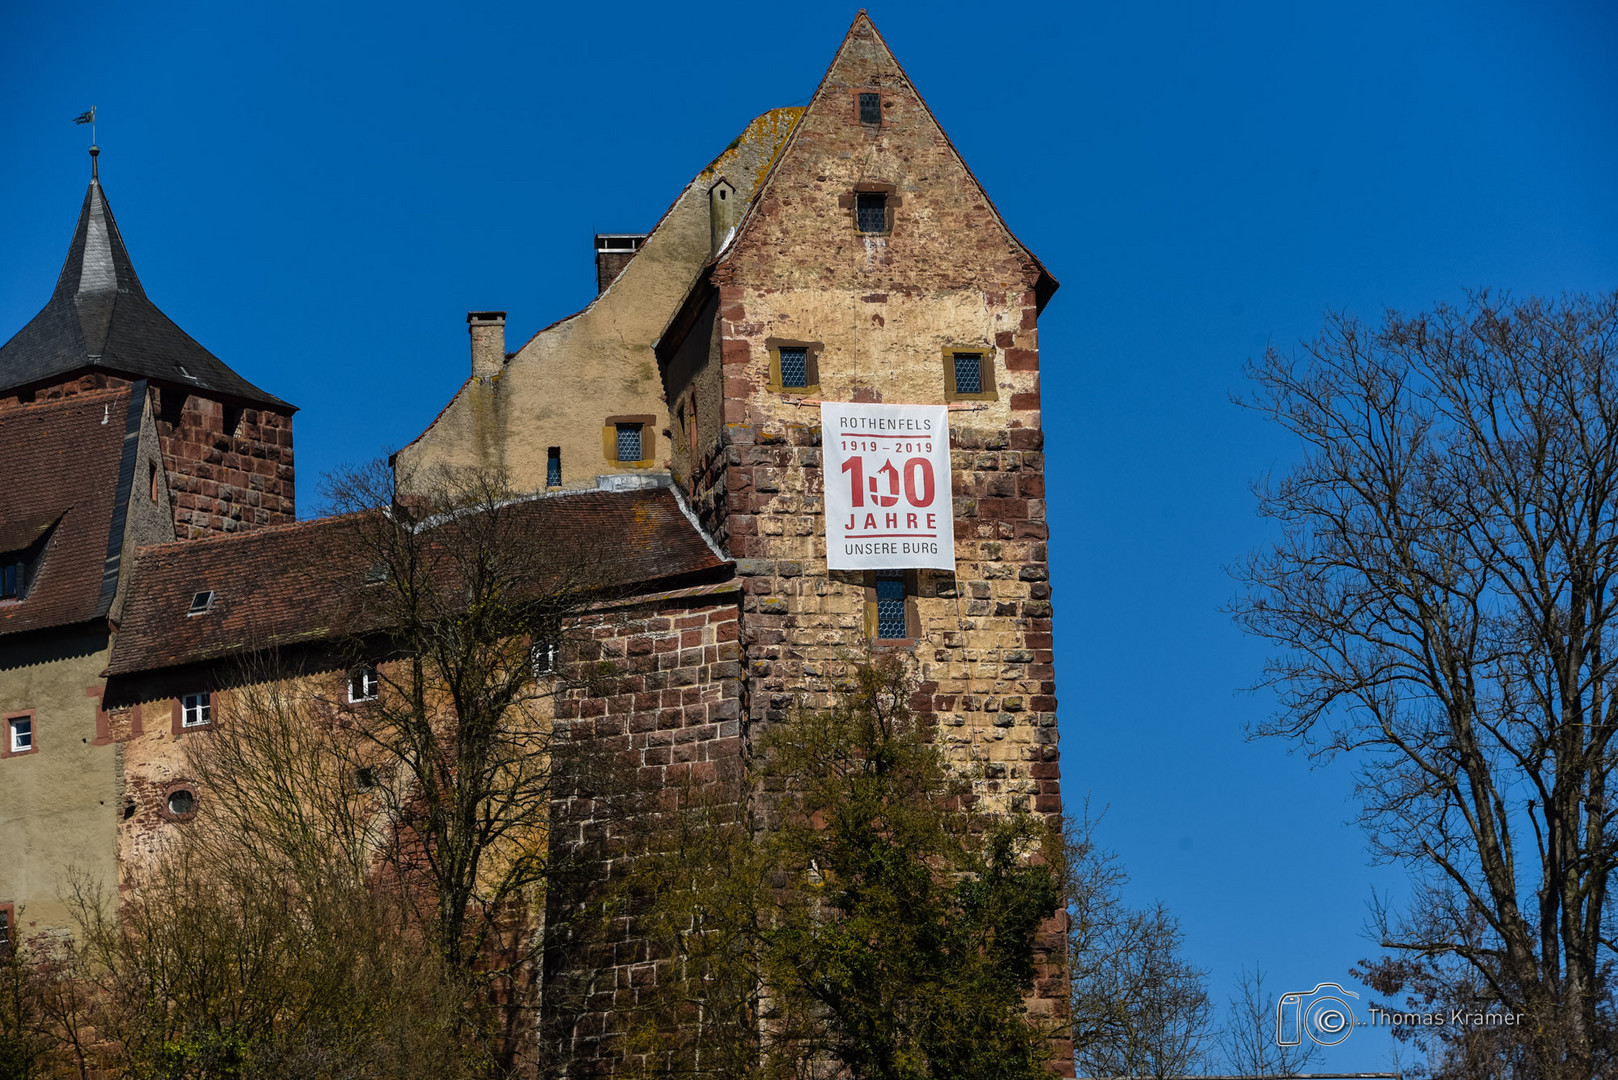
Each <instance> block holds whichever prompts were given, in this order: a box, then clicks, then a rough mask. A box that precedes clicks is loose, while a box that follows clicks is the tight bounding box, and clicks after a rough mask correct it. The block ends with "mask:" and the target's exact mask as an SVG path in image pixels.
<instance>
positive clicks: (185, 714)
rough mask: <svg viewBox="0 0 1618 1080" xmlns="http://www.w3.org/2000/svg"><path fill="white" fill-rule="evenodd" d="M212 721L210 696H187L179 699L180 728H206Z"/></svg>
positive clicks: (211, 700) (211, 696)
mask: <svg viewBox="0 0 1618 1080" xmlns="http://www.w3.org/2000/svg"><path fill="white" fill-rule="evenodd" d="M212 719H213V695H212V694H187V695H185V697H183V698H181V699H180V726H181V727H188V728H191V727H206V726H207V725H208V723H209V721H210V720H212Z"/></svg>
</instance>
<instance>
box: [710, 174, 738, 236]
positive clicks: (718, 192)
mask: <svg viewBox="0 0 1618 1080" xmlns="http://www.w3.org/2000/svg"><path fill="white" fill-rule="evenodd" d="M741 216H742V203H741V200H740V199H738V198H737V197H736V189H735V188H734V187H733V186H731V183H730V181H729V180H726V179H724V178H723V177H721V178H720V179H719V182H718V183H716V184H714V186H713V187H711V188H709V189H708V254H709V255H717V254H719V248H720V246H721V245H723V244H724V242H725V237H727V236H729V235H730V230H731V229H733V228H735V227H736V222H737V221H739V220H741Z"/></svg>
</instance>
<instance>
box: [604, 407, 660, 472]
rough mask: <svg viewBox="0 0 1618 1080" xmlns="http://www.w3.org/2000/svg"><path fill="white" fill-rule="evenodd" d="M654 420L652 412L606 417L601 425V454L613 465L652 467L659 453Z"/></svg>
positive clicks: (655, 418)
mask: <svg viewBox="0 0 1618 1080" xmlns="http://www.w3.org/2000/svg"><path fill="white" fill-rule="evenodd" d="M655 423H657V417H656V416H653V415H650V414H642V415H639V416H609V417H607V418H606V419H605V420H604V421H602V425H601V454H602V456H603V457H604V458H606V459H607V462H608V463H609V464H612V465H618V466H624V467H627V468H631V469H644V468H648V467H650V466H651V464H652V462H653V459H654V458H655V457H656V454H657V448H656V442H657V438H656V436H655V435H654V434H653V427H652V425H653V424H655Z"/></svg>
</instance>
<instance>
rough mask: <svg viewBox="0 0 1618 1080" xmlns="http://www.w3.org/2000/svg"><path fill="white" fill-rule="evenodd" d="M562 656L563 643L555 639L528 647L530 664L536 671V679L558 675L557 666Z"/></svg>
mask: <svg viewBox="0 0 1618 1080" xmlns="http://www.w3.org/2000/svg"><path fill="white" fill-rule="evenodd" d="M561 654H562V646H561V642H559V641H557V640H556V639H555V638H545V639H542V640H540V641H536V642H534V643H533V644H532V645H530V646H528V663H529V664H530V665H531V666H532V667H533V669H534V678H536V679H538V678H542V677H544V676H546V675H554V674H556V664H557V661H559V660H560V659H561Z"/></svg>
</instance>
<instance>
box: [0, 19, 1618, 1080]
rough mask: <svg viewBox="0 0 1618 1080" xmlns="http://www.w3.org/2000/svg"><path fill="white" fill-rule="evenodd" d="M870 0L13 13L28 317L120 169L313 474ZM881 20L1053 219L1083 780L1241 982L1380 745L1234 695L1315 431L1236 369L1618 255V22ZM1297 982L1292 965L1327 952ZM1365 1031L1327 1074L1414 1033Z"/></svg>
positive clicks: (379, 449) (1337, 849)
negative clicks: (1282, 716)
mask: <svg viewBox="0 0 1618 1080" xmlns="http://www.w3.org/2000/svg"><path fill="white" fill-rule="evenodd" d="M855 10H856V9H855V8H854V7H853V6H843V5H826V4H812V5H806V6H785V5H756V6H752V7H748V8H709V9H700V8H692V7H689V6H667V5H656V6H654V5H642V4H623V5H556V6H554V7H552V6H550V5H538V4H490V5H486V6H484V7H481V8H478V9H476V10H474V9H471V8H461V9H457V10H454V11H451V10H450V9H449V8H448V7H447V6H446V7H436V6H427V5H422V4H416V3H408V2H400V3H388V4H368V5H358V4H356V5H350V4H342V3H325V4H310V3H303V2H296V0H294V2H289V3H282V4H276V5H258V6H248V5H222V4H206V5H204V4H196V5H185V4H162V3H154V4H145V5H131V4H113V3H102V2H95V0H87V2H83V3H77V4H72V5H61V4H24V3H22V2H20V0H12V2H10V3H8V4H6V5H5V6H4V8H3V10H0V25H3V28H4V29H3V32H0V100H3V101H4V102H5V106H4V108H3V109H0V145H3V146H4V147H5V148H6V152H5V155H4V164H3V167H0V253H3V255H0V337H5V336H9V334H11V333H13V332H15V330H17V329H18V328H20V327H21V326H22V325H23V323H24V322H26V321H27V319H28V318H29V317H30V316H32V314H33V313H34V312H35V311H36V310H37V309H38V308H39V307H40V306H41V305H42V304H43V303H44V301H45V299H46V297H47V296H48V294H49V292H50V288H51V285H52V283H53V282H54V280H55V277H56V273H57V271H58V269H59V268H60V265H61V259H62V256H63V255H64V253H65V252H66V248H67V244H68V241H69V239H70V236H71V230H72V226H73V222H74V218H75V215H76V214H77V211H78V207H79V203H80V200H81V199H82V197H83V193H84V184H85V181H86V180H87V178H88V162H87V159H86V156H85V153H84V151H85V148H86V143H87V141H88V138H87V136H88V130H87V129H85V128H79V127H74V126H73V125H72V124H71V123H70V120H71V118H72V117H73V116H75V115H77V114H78V113H80V112H82V111H83V110H85V109H87V108H89V107H90V106H91V105H92V104H93V105H96V106H98V108H99V119H100V123H99V124H98V130H97V136H98V139H99V141H100V145H101V147H102V150H103V154H102V157H101V165H102V179H103V182H104V183H105V185H106V189H107V192H108V197H109V199H110V201H111V203H112V205H113V208H114V210H115V212H116V213H117V215H118V221H119V224H120V226H121V228H122V230H123V233H124V237H125V240H126V242H127V244H128V246H129V249H130V252H131V254H132V256H133V258H134V260H135V265H136V268H137V270H138V271H139V273H140V275H141V278H142V281H143V282H144V284H145V285H146V288H147V291H148V292H149V294H150V295H151V296H152V297H153V299H154V300H155V301H156V302H157V303H158V304H159V305H160V306H162V307H163V308H164V310H166V311H167V312H168V313H169V315H170V316H171V317H173V318H174V319H175V320H176V321H178V322H179V323H180V325H182V326H183V327H185V328H186V329H187V330H188V331H189V332H190V333H191V334H192V335H193V336H194V337H196V338H197V339H198V340H199V341H201V342H202V343H203V344H205V345H206V346H208V347H209V348H210V349H212V350H213V351H214V352H215V353H216V354H217V355H219V356H220V357H221V358H223V359H224V360H225V361H226V362H227V363H230V364H231V365H233V366H234V367H236V368H237V369H238V370H239V371H241V372H242V373H243V374H244V375H246V376H247V377H248V378H250V379H252V380H253V381H255V382H257V383H258V384H259V385H261V386H263V387H264V388H266V389H268V390H270V391H272V392H273V393H276V394H278V395H280V396H282V397H285V398H287V399H289V400H291V401H293V402H294V403H296V404H298V405H299V406H301V407H302V412H300V413H299V415H298V418H297V426H296V432H297V448H298V473H299V476H300V478H301V484H300V486H301V489H302V491H301V494H302V498H301V505H302V507H303V508H304V512H305V513H306V514H307V513H310V512H313V511H314V510H315V509H316V508H317V502H316V498H315V496H316V490H317V478H318V477H319V476H320V475H321V473H322V472H324V471H326V470H327V469H329V468H331V467H332V466H333V465H335V464H337V463H339V462H343V461H354V460H359V459H363V458H368V457H372V456H375V455H377V454H380V453H384V452H386V451H387V450H388V449H391V448H393V447H396V446H398V445H401V444H403V443H405V442H407V441H409V440H410V439H411V438H413V437H414V436H415V435H416V434H417V433H418V432H419V431H420V430H421V429H422V428H423V427H424V426H425V425H426V424H427V423H428V421H430V420H431V418H432V416H433V415H434V414H435V413H436V412H437V410H438V409H439V408H440V407H441V406H442V404H443V403H444V402H445V401H446V400H447V399H448V398H449V396H450V395H451V394H452V393H453V392H454V390H455V388H456V387H457V386H458V385H459V384H460V382H461V380H462V379H463V378H464V377H465V374H466V370H467V339H466V330H465V321H464V317H465V313H466V312H467V311H468V310H471V309H488V308H504V309H506V310H507V311H509V312H510V327H509V330H508V340H511V341H521V340H524V339H525V338H527V337H528V336H529V335H530V334H531V333H532V332H533V331H535V330H537V329H539V328H540V327H542V326H544V325H546V324H548V323H550V322H551V321H553V320H555V319H556V318H558V317H560V316H562V315H565V314H568V313H570V312H572V311H574V310H576V309H578V308H579V307H581V306H583V304H585V303H586V302H588V300H589V298H590V296H591V294H592V292H593V289H594V283H593V269H592V256H591V249H590V238H591V234H592V233H593V232H596V231H639V230H644V229H646V228H649V227H650V226H651V225H652V223H653V222H655V221H656V219H657V217H658V216H659V215H660V214H661V213H662V211H663V210H664V208H665V207H666V206H667V205H668V204H669V202H670V201H672V199H673V198H674V196H675V195H676V193H677V192H678V191H679V190H680V188H681V187H682V186H683V185H684V184H685V183H686V181H687V180H688V179H689V177H690V176H691V175H692V174H694V173H695V172H696V171H697V170H698V169H700V168H701V167H702V166H703V165H704V164H705V163H706V162H707V161H708V160H709V159H710V158H711V157H713V155H715V154H716V153H718V152H719V151H720V150H721V149H723V148H724V146H725V145H726V144H727V143H728V142H729V141H730V139H731V138H732V136H734V135H735V134H736V132H738V131H739V130H740V129H741V128H742V126H743V125H744V124H745V123H746V121H747V120H748V119H749V118H750V117H752V116H753V115H755V114H757V113H758V112H761V111H763V110H764V109H767V108H770V107H773V106H778V105H789V104H801V103H803V102H804V101H805V100H806V99H807V98H808V96H809V94H810V93H811V92H812V91H813V89H814V87H815V84H816V82H817V81H818V80H819V78H820V76H821V74H822V73H823V72H824V70H825V67H826V64H827V63H828V62H829V61H830V59H831V56H832V53H833V51H834V49H835V48H836V46H837V44H838V42H839V40H840V39H841V36H842V34H843V33H844V31H845V30H846V28H847V26H848V23H849V21H850V20H851V18H852V17H853V15H854V12H855ZM871 13H872V16H873V18H874V19H875V20H876V23H877V25H878V27H879V28H880V29H881V30H882V32H883V34H884V36H886V38H887V39H888V41H889V43H890V45H892V47H893V49H894V50H895V52H896V53H897V54H898V56H899V59H900V60H901V62H902V63H904V64H905V66H906V68H907V70H908V71H909V73H910V75H911V77H912V78H913V79H914V80H915V82H916V83H917V85H918V87H919V88H920V90H921V92H922V93H923V95H925V96H926V98H927V100H928V102H929V103H930V104H931V105H932V107H933V109H934V111H935V112H936V113H937V115H938V117H939V119H940V121H941V122H942V123H943V125H944V127H945V129H946V130H947V131H948V132H949V133H950V135H951V137H952V138H953V139H954V141H955V143H956V145H957V147H959V149H960V150H961V152H962V154H963V155H964V156H965V157H966V159H967V161H968V163H969V164H970V165H971V166H972V168H973V169H974V171H975V172H976V173H977V175H978V177H979V178H980V179H981V180H982V181H983V183H984V185H985V186H986V187H987V189H988V191H989V193H990V195H991V196H992V197H993V198H994V199H995V201H996V203H997V204H998V205H999V207H1000V209H1001V210H1002V212H1003V213H1004V214H1005V216H1006V218H1007V220H1008V221H1009V222H1010V223H1011V225H1012V227H1013V229H1015V230H1016V231H1017V233H1018V234H1019V236H1020V237H1021V238H1022V239H1023V240H1024V241H1025V242H1027V243H1028V244H1029V245H1030V247H1032V248H1033V250H1034V251H1036V252H1037V253H1038V254H1039V255H1040V256H1041V258H1042V259H1043V260H1044V261H1045V262H1046V264H1047V265H1048V266H1049V267H1050V268H1051V270H1052V272H1053V273H1054V274H1055V275H1056V276H1057V277H1058V278H1059V279H1060V280H1061V282H1062V289H1061V291H1060V292H1059V293H1058V294H1057V295H1056V298H1055V299H1054V300H1053V301H1052V303H1051V305H1050V307H1049V308H1048V309H1047V311H1046V313H1045V317H1044V319H1043V320H1042V323H1041V344H1042V346H1043V348H1042V362H1043V364H1042V366H1043V379H1044V400H1045V414H1044V419H1045V427H1046V433H1047V439H1048V443H1047V447H1048V449H1049V451H1050V459H1049V460H1050V471H1049V487H1050V508H1051V509H1050V517H1051V524H1052V536H1053V541H1052V564H1053V578H1054V582H1055V590H1056V593H1055V596H1056V605H1057V632H1058V639H1057V646H1058V692H1059V695H1060V698H1061V708H1062V737H1063V747H1064V784H1065V788H1066V793H1067V798H1068V800H1069V803H1070V804H1071V805H1075V806H1076V805H1078V804H1079V803H1080V802H1082V800H1083V798H1084V796H1085V794H1086V793H1087V792H1088V794H1089V796H1090V798H1091V800H1092V804H1093V805H1094V806H1096V807H1102V806H1105V807H1107V808H1108V810H1107V816H1106V818H1105V822H1104V825H1103V827H1102V834H1103V837H1104V839H1105V841H1106V842H1107V843H1108V844H1109V845H1110V846H1112V847H1114V848H1116V849H1117V850H1118V852H1119V853H1120V854H1121V856H1122V857H1123V859H1124V861H1125V862H1126V863H1127V865H1128V867H1129V869H1130V871H1131V872H1132V874H1133V881H1132V883H1131V886H1130V895H1131V897H1132V899H1134V900H1136V901H1138V902H1142V903H1144V902H1147V901H1151V900H1156V899H1161V900H1163V901H1165V902H1166V903H1168V904H1169V905H1170V906H1171V907H1172V908H1173V910H1174V911H1175V912H1177V913H1178V914H1179V916H1180V917H1181V919H1182V921H1183V923H1184V927H1185V931H1186V935H1187V942H1188V949H1189V952H1190V954H1191V956H1192V958H1193V959H1194V960H1195V961H1196V962H1198V963H1200V964H1202V965H1203V966H1205V967H1207V968H1209V969H1210V972H1211V981H1212V985H1213V989H1214V991H1215V994H1216V996H1217V997H1219V998H1221V999H1223V997H1224V996H1225V995H1226V994H1227V993H1228V992H1229V987H1230V983H1231V981H1232V980H1233V978H1234V976H1235V974H1236V972H1237V970H1238V968H1240V967H1241V966H1242V965H1244V964H1245V965H1248V966H1252V965H1253V964H1255V963H1257V964H1262V965H1263V967H1264V968H1265V969H1266V970H1267V971H1268V973H1269V975H1270V981H1271V983H1272V984H1273V985H1274V986H1275V987H1276V989H1293V988H1297V989H1304V990H1307V989H1309V988H1310V987H1311V986H1313V985H1314V984H1315V983H1316V982H1319V981H1323V980H1334V979H1343V978H1346V971H1347V968H1348V967H1349V965H1350V964H1352V963H1353V962H1354V961H1356V960H1358V959H1359V958H1361V957H1363V956H1366V955H1369V954H1371V953H1372V952H1373V951H1374V946H1373V943H1372V942H1370V941H1369V940H1367V939H1366V938H1365V936H1364V924H1365V921H1366V914H1367V913H1366V903H1367V901H1368V899H1369V898H1370V895H1371V891H1372V889H1373V888H1375V889H1382V890H1391V892H1392V895H1393V896H1394V897H1395V898H1397V897H1398V896H1399V895H1401V893H1402V888H1403V886H1402V881H1403V878H1402V876H1401V874H1400V873H1399V872H1398V871H1397V870H1396V869H1393V868H1388V867H1373V866H1370V865H1369V862H1368V857H1367V855H1366V850H1365V843H1364V839H1363V837H1362V836H1361V835H1360V833H1359V832H1358V830H1357V828H1356V827H1355V826H1354V825H1353V824H1352V822H1351V820H1350V819H1351V816H1352V814H1353V803H1352V801H1351V798H1350V796H1351V788H1352V779H1353V775H1352V767H1351V765H1350V764H1348V763H1342V762H1340V763H1337V764H1335V765H1332V766H1329V767H1326V768H1323V769H1311V767H1310V763H1309V762H1308V761H1307V760H1305V759H1304V758H1302V757H1299V756H1289V755H1288V754H1287V753H1286V751H1285V748H1284V747H1283V746H1280V745H1276V744H1271V743H1259V744H1253V743H1248V742H1246V741H1245V740H1244V738H1243V730H1244V725H1246V724H1247V723H1250V722H1252V721H1253V720H1255V719H1256V718H1258V717H1261V716H1263V715H1264V714H1265V713H1266V712H1267V711H1268V710H1269V708H1270V706H1271V701H1270V700H1269V699H1268V698H1267V697H1266V696H1264V695H1253V694H1245V693H1243V692H1242V688H1243V687H1245V686H1247V685H1249V684H1251V683H1252V682H1253V680H1254V678H1255V676H1256V673H1257V671H1258V669H1259V665H1260V663H1261V660H1262V656H1263V650H1262V648H1261V647H1259V646H1258V645H1257V644H1256V643H1254V642H1252V641H1248V640H1245V639H1244V638H1243V636H1242V635H1241V633H1240V632H1239V631H1238V630H1237V629H1236V627H1235V626H1234V625H1233V624H1232V623H1231V622H1230V620H1229V618H1228V616H1226V615H1224V614H1222V613H1221V610H1220V609H1221V606H1222V605H1224V604H1225V603H1227V602H1228V601H1229V600H1230V598H1231V597H1232V595H1233V594H1234V591H1235V585H1234V583H1233V582H1232V580H1231V579H1230V577H1229V576H1228V574H1227V572H1226V569H1225V568H1226V567H1227V566H1229V565H1230V564H1232V563H1234V562H1235V561H1237V560H1238V559H1240V557H1241V556H1242V554H1243V553H1244V552H1245V551H1247V550H1248V549H1250V548H1252V547H1253V546H1254V545H1256V544H1258V543H1260V542H1262V541H1263V539H1264V538H1265V536H1266V528H1267V526H1266V524H1265V523H1264V522H1262V521H1261V520H1259V519H1258V518H1257V517H1256V516H1255V515H1254V512H1253V509H1254V501H1253V498H1252V496H1251V494H1250V492H1249V489H1248V485H1249V484H1250V482H1252V481H1253V480H1255V479H1257V478H1259V477H1261V476H1263V475H1264V474H1266V473H1267V472H1270V471H1272V470H1281V469H1284V468H1285V467H1286V465H1287V463H1288V462H1289V461H1290V460H1292V458H1293V456H1294V455H1295V452H1296V450H1295V448H1294V447H1293V446H1291V445H1289V444H1288V442H1287V441H1286V440H1285V439H1283V438H1282V437H1281V436H1280V434H1279V433H1278V432H1276V431H1274V430H1270V429H1267V428H1266V426H1265V425H1264V423H1263V421H1262V420H1260V419H1259V418H1257V417H1255V416H1253V415H1250V414H1247V413H1244V412H1243V411H1242V410H1240V409H1238V408H1236V407H1234V406H1233V405H1231V404H1230V403H1229V397H1230V395H1231V394H1233V393H1239V392H1240V391H1241V389H1242V374H1241V369H1242V364H1243V362H1244V360H1246V359H1247V358H1248V357H1250V356H1253V355H1255V354H1256V353H1257V352H1259V351H1260V350H1261V349H1262V348H1263V346H1264V343H1265V342H1266V341H1272V340H1273V341H1275V342H1277V343H1281V344H1286V343H1291V342H1294V341H1297V340H1298V339H1300V338H1303V337H1307V336H1311V335H1313V334H1314V333H1315V332H1316V331H1317V330H1318V328H1319V327H1320V324H1321V317H1322V314H1323V313H1324V312H1325V311H1326V310H1328V309H1344V310H1348V311H1352V312H1357V313H1359V314H1361V315H1363V316H1365V317H1367V318H1371V319H1375V318H1377V317H1378V316H1379V315H1380V313H1381V311H1382V310H1383V309H1384V308H1387V307H1393V308H1398V309H1402V310H1415V309H1420V308H1424V307H1427V306H1430V305H1432V304H1433V303H1435V302H1438V301H1446V302H1451V303H1455V302H1460V301H1462V300H1463V299H1464V296H1465V291H1466V290H1467V289H1469V288H1475V287H1479V286H1489V287H1492V288H1496V289H1509V290H1512V291H1514V292H1516V293H1519V294H1527V293H1533V292H1538V293H1551V294H1555V293H1560V292H1563V291H1585V290H1597V289H1604V290H1610V289H1613V288H1615V287H1618V199H1614V198H1613V193H1614V190H1615V179H1618V148H1615V136H1618V113H1615V110H1614V108H1613V104H1612V103H1613V102H1614V101H1618V66H1614V65H1613V64H1612V63H1611V60H1610V52H1611V46H1612V44H1613V42H1614V41H1618V14H1615V12H1614V10H1613V9H1611V8H1608V7H1603V6H1600V5H1597V4H1594V3H1589V4H1582V5H1581V4H1568V3H1541V4H1533V5H1530V4H1526V3H1519V4H1502V3H1487V2H1483V3H1467V4H1462V3H1432V4H1414V3H1398V4H1393V3H1380V2H1369V3H1366V2H1360V3H1353V4H1336V5H1327V4H1308V5H1304V4H1297V5H1292V4H1280V3H1275V4H1261V3H1253V4H1231V3H1212V2H1206V0H1205V2H1201V3H1187V4H1179V5H1175V4H1116V3H1109V4H1096V3H1073V4H1061V5H1056V4H1049V5H1044V4H1022V5H1015V6H1013V7H1010V8H1003V7H998V6H993V5H982V4H974V5H967V4H957V3H948V2H945V3H936V2H935V3H926V4H922V3H891V4H881V5H878V6H875V7H873V8H872V9H871ZM1296 984H1301V985H1296ZM1386 1064H1387V1058H1386V1044H1385V1043H1384V1042H1379V1041H1378V1040H1377V1039H1376V1038H1375V1037H1373V1036H1372V1034H1371V1033H1370V1032H1360V1033H1356V1035H1355V1036H1354V1037H1353V1038H1351V1039H1350V1040H1349V1041H1348V1042H1347V1043H1345V1044H1344V1045H1343V1046H1341V1047H1339V1048H1337V1049H1335V1050H1333V1051H1332V1052H1330V1054H1329V1055H1328V1056H1327V1057H1326V1058H1325V1059H1324V1061H1323V1062H1322V1063H1321V1065H1322V1067H1330V1068H1339V1069H1373V1068H1382V1067H1386Z"/></svg>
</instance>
